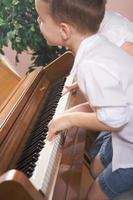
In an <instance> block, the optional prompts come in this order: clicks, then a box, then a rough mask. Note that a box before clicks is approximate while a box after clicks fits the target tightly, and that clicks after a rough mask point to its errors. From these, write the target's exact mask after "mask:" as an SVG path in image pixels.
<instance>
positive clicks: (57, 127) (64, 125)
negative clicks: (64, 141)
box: [47, 113, 72, 141]
mask: <svg viewBox="0 0 133 200" xmlns="http://www.w3.org/2000/svg"><path fill="white" fill-rule="evenodd" d="M71 126H72V125H71V121H70V119H69V114H67V113H63V114H61V115H58V116H56V117H54V118H53V119H52V120H51V121H50V122H49V124H48V128H49V130H48V138H47V139H48V140H49V141H52V140H53V139H54V138H55V137H56V135H57V134H58V133H59V132H61V131H63V130H66V129H68V128H70V127H71Z"/></svg>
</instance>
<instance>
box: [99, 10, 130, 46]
mask: <svg viewBox="0 0 133 200" xmlns="http://www.w3.org/2000/svg"><path fill="white" fill-rule="evenodd" d="M99 32H100V33H101V34H103V35H104V36H105V37H107V38H108V39H109V40H110V41H111V42H113V43H114V44H116V45H117V46H121V45H122V44H124V42H125V41H128V42H133V22H131V21H129V20H128V19H127V18H126V17H124V16H122V15H120V14H119V13H116V12H113V11H110V10H106V12H105V16H104V19H103V21H102V23H101V26H100V30H99Z"/></svg>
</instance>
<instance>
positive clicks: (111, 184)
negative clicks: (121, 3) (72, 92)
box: [35, 0, 133, 200]
mask: <svg viewBox="0 0 133 200" xmlns="http://www.w3.org/2000/svg"><path fill="white" fill-rule="evenodd" d="M35 2H36V10H37V12H38V15H39V18H38V22H39V25H40V30H41V32H42V34H43V36H44V37H45V39H46V40H47V42H48V44H50V45H56V46H57V45H61V46H65V47H68V48H69V49H71V50H72V51H73V53H74V54H75V61H74V65H73V68H72V71H71V73H73V74H74V75H75V76H76V77H77V81H78V85H79V87H80V89H81V91H82V92H83V93H84V94H85V96H86V98H87V99H88V103H86V104H83V105H78V106H76V107H75V108H72V109H70V110H69V111H68V112H64V113H62V114H60V115H59V116H56V117H54V118H53V119H52V120H51V121H50V123H49V135H48V139H49V140H53V139H54V137H56V134H57V133H58V132H59V131H62V130H64V129H68V128H71V127H74V126H77V127H84V128H88V129H90V130H95V131H110V132H111V135H112V143H111V141H110V143H109V144H108V145H107V147H108V149H107V150H108V152H107V151H106V153H105V151H104V150H103V152H100V154H98V156H97V157H96V158H95V159H94V162H93V165H92V169H91V170H92V174H93V176H94V177H95V178H96V179H95V181H94V183H93V184H92V186H91V188H90V189H89V192H88V200H101V199H102V200H108V199H111V198H114V197H116V196H118V195H119V194H121V193H123V192H125V191H127V190H129V189H130V188H131V187H132V186H133V159H132V151H133V137H132V123H133V106H132V105H133V78H132V75H133V67H132V66H133V58H132V57H131V56H129V55H128V54H126V53H125V52H124V51H122V50H121V49H120V48H118V47H117V46H115V45H113V44H112V43H110V42H109V41H108V40H107V39H106V38H104V37H103V36H102V35H100V34H96V32H97V31H98V29H99V26H100V23H101V21H102V19H103V16H104V11H105V0H87V1H86V0H62V1H60V0H35ZM79 16H80V17H79ZM89 105H90V106H91V108H92V110H93V111H94V112H89V111H90V107H89ZM112 149H113V153H112ZM105 154H108V157H107V158H108V160H105V159H104V158H105V157H104V156H105ZM112 157H113V158H112Z"/></svg>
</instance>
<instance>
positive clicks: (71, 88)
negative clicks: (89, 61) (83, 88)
mask: <svg viewBox="0 0 133 200" xmlns="http://www.w3.org/2000/svg"><path fill="white" fill-rule="evenodd" d="M77 89H78V84H77V82H74V83H73V84H72V85H71V86H67V85H66V86H65V88H64V90H63V92H62V96H63V95H65V94H67V93H68V92H71V93H72V94H75V92H76V91H77Z"/></svg>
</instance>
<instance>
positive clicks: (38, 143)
mask: <svg viewBox="0 0 133 200" xmlns="http://www.w3.org/2000/svg"><path fill="white" fill-rule="evenodd" d="M64 82H65V81H64V80H63V81H60V82H58V83H56V84H54V86H53V87H52V88H51V90H50V91H49V95H48V98H47V100H46V102H45V104H44V107H43V109H42V111H41V113H40V116H39V118H38V121H37V123H36V125H35V127H34V129H33V131H32V134H31V137H30V138H29V140H28V142H27V145H26V146H25V149H24V151H23V154H22V157H21V159H20V161H19V162H18V164H17V169H19V170H21V171H23V172H24V173H25V174H26V175H27V176H28V177H29V179H30V181H31V182H32V184H33V185H34V186H35V188H36V189H37V190H41V192H42V193H44V194H45V196H47V198H48V200H51V199H52V194H53V189H54V184H55V181H56V177H57V172H58V166H59V163H60V159H61V149H60V145H61V141H62V139H63V134H59V135H57V137H56V138H55V139H54V141H52V142H49V141H48V140H47V131H48V128H47V125H48V123H49V121H50V120H51V119H52V117H53V115H58V114H59V113H62V112H63V111H64V110H66V108H67V105H68V102H69V93H68V94H66V95H64V96H62V97H61V91H62V89H63V85H64ZM65 84H67V85H71V84H72V78H71V77H68V78H67V80H66V82H65ZM57 104H58V105H57Z"/></svg>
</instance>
